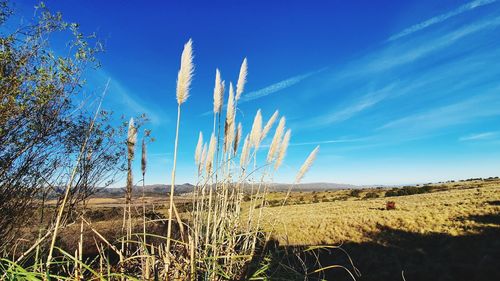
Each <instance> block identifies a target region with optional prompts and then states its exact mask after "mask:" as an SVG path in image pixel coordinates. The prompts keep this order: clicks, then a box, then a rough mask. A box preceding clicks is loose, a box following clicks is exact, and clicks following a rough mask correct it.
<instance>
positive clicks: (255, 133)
mask: <svg viewBox="0 0 500 281" xmlns="http://www.w3.org/2000/svg"><path fill="white" fill-rule="evenodd" d="M261 136H262V114H261V113H260V109H259V110H257V113H256V114H255V118H254V119H253V125H252V130H251V131H250V143H251V145H252V146H253V147H255V148H256V149H257V148H259V145H260V141H261V140H262V137H261Z"/></svg>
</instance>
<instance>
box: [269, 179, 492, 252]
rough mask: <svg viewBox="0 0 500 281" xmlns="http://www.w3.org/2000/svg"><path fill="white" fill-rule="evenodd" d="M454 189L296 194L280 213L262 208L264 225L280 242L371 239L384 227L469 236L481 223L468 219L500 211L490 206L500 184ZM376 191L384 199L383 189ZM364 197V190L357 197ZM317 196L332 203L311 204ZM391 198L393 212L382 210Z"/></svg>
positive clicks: (274, 197) (473, 184)
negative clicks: (366, 196)
mask: <svg viewBox="0 0 500 281" xmlns="http://www.w3.org/2000/svg"><path fill="white" fill-rule="evenodd" d="M453 185H455V184H448V187H449V188H450V190H447V191H440V192H432V193H426V194H416V195H410V196H399V197H387V198H386V197H381V198H375V199H360V198H353V197H350V196H349V193H350V191H346V190H342V191H329V192H328V191H327V192H315V193H312V192H302V193H299V192H294V193H292V195H291V198H290V199H289V201H290V202H292V203H293V204H292V205H286V206H284V207H283V210H282V211H281V212H280V211H279V209H280V207H267V208H265V209H264V217H265V222H266V223H265V225H266V229H267V230H270V228H271V225H272V222H274V221H275V220H277V222H278V223H277V224H276V229H275V231H274V233H275V236H276V238H277V239H279V240H280V241H281V242H282V243H285V242H288V243H290V244H292V245H299V244H300V245H304V244H308V245H317V244H337V243H339V242H343V241H352V242H367V241H372V238H373V237H375V236H376V235H377V234H378V233H379V232H380V231H382V229H384V227H389V228H392V229H398V230H402V231H408V232H414V233H420V234H431V233H442V234H447V235H451V236H458V235H465V234H473V233H477V232H478V231H480V230H479V229H480V227H481V226H482V224H480V223H479V222H476V221H474V220H473V219H468V217H470V216H480V215H491V214H499V213H500V207H499V206H498V205H494V204H489V203H488V202H495V201H500V182H498V181H497V182H485V183H483V182H481V183H478V182H468V183H461V184H460V185H459V186H458V187H453ZM478 186H479V187H478ZM375 192H378V193H380V195H383V194H384V192H385V191H384V190H376V191H375ZM364 194H366V191H364V192H362V193H361V194H360V197H361V198H363V195H364ZM284 196H285V195H284V194H283V193H273V194H271V195H269V200H281V199H282V198H283V197H284ZM301 197H302V198H303V200H302V201H301V200H300V198H301ZM315 198H316V200H317V201H330V200H333V202H319V203H312V201H313V200H314V199H315ZM389 200H390V201H394V202H396V210H390V211H388V210H385V204H386V202H387V201H389ZM300 202H306V204H299V203H300ZM495 227H499V226H498V225H496V226H495Z"/></svg>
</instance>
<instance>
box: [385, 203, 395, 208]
mask: <svg viewBox="0 0 500 281" xmlns="http://www.w3.org/2000/svg"><path fill="white" fill-rule="evenodd" d="M385 209H386V210H396V202H394V201H387V203H385Z"/></svg>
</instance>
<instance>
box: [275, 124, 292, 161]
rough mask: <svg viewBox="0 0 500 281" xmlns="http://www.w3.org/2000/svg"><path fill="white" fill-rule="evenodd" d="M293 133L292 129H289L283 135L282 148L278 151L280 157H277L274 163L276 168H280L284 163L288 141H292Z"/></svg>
mask: <svg viewBox="0 0 500 281" xmlns="http://www.w3.org/2000/svg"><path fill="white" fill-rule="evenodd" d="M291 134H292V130H290V129H288V130H287V131H286V133H285V136H284V137H283V141H282V142H281V145H280V149H279V152H278V158H277V159H276V163H275V164H274V170H278V168H279V167H280V166H281V164H282V163H283V159H285V155H286V150H287V149H288V143H289V142H290V136H291Z"/></svg>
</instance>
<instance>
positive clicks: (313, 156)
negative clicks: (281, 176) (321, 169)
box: [295, 145, 319, 184]
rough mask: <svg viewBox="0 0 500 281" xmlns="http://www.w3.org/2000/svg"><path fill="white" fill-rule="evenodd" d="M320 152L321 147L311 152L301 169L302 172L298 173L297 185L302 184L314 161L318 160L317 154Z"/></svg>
mask: <svg viewBox="0 0 500 281" xmlns="http://www.w3.org/2000/svg"><path fill="white" fill-rule="evenodd" d="M318 151H319V145H318V146H316V148H315V149H314V150H313V151H312V152H311V154H309V156H308V157H307V159H306V161H305V162H304V164H302V167H300V170H299V172H298V173H297V176H296V177H295V183H296V184H298V183H300V181H301V180H302V178H303V177H304V175H305V173H306V172H307V170H309V168H310V167H311V165H312V164H313V162H314V159H316V154H318Z"/></svg>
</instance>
